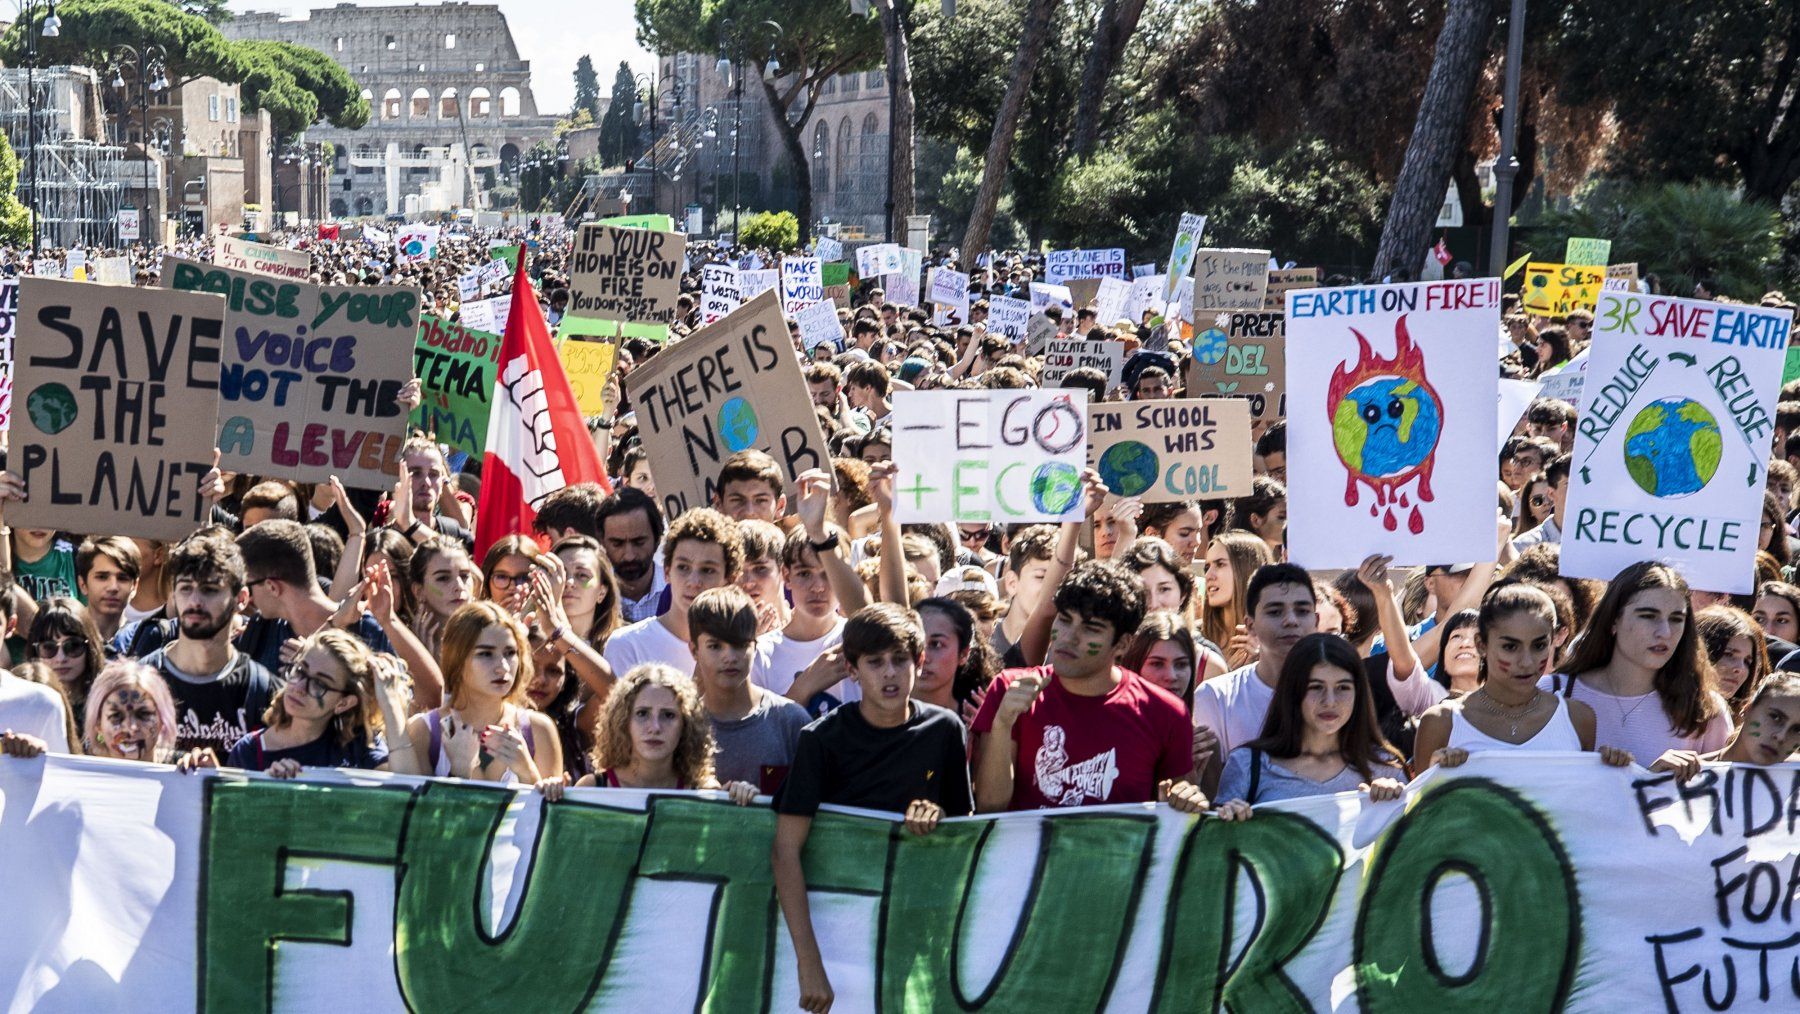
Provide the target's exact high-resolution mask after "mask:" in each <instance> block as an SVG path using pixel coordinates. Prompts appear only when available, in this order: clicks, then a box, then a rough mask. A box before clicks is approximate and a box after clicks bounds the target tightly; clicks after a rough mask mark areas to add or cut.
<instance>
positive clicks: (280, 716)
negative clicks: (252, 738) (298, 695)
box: [263, 625, 385, 746]
mask: <svg viewBox="0 0 1800 1014" xmlns="http://www.w3.org/2000/svg"><path fill="white" fill-rule="evenodd" d="M314 648H322V649H324V650H325V653H326V654H328V655H330V656H331V657H332V659H333V660H334V661H336V662H337V664H338V665H339V666H340V667H341V668H342V669H343V670H344V684H345V686H344V693H346V694H352V695H354V696H355V697H356V707H354V708H351V709H350V710H349V711H346V712H344V713H343V714H340V715H333V716H331V721H330V723H329V726H330V729H331V731H332V733H333V734H334V735H336V736H337V741H338V743H339V745H341V746H349V745H350V744H351V743H354V742H356V741H357V740H358V739H361V740H362V741H363V742H365V743H373V742H374V740H375V737H376V735H377V734H379V733H381V732H383V731H385V729H384V725H383V722H382V720H381V705H380V703H379V702H378V701H377V700H376V697H375V653H374V652H372V651H370V650H369V646H368V645H367V644H365V643H363V641H362V639H361V638H359V637H356V636H354V635H352V634H350V633H349V632H348V631H343V630H338V629H336V628H334V627H331V626H329V625H328V626H326V627H325V628H324V629H323V630H320V631H318V632H317V633H315V634H313V635H312V636H311V637H308V638H307V639H306V640H304V641H302V642H300V650H299V651H297V652H295V654H294V659H295V661H299V660H300V659H303V658H305V657H306V655H307V653H308V652H310V651H312V650H313V649H314ZM292 687H293V684H291V683H289V684H284V685H283V686H282V688H281V689H280V690H277V691H276V692H275V696H274V698H273V699H271V700H270V701H269V707H268V710H267V711H264V712H263V724H264V725H268V726H273V727H274V728H277V729H285V728H287V727H288V725H289V724H290V723H292V722H293V720H294V716H292V715H290V714H288V713H287V708H286V707H283V706H282V703H281V699H282V698H283V697H284V696H286V695H287V692H288V691H289V690H290V689H292Z"/></svg>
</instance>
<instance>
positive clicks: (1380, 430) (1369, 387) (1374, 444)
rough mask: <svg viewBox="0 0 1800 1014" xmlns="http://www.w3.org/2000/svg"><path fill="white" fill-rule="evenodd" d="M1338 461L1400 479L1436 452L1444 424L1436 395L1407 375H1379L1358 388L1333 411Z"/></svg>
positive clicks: (1376, 473)
mask: <svg viewBox="0 0 1800 1014" xmlns="http://www.w3.org/2000/svg"><path fill="white" fill-rule="evenodd" d="M1331 427H1332V439H1333V441H1334V442H1335V443H1336V445H1337V451H1338V457H1340V458H1341V459H1343V461H1344V463H1345V464H1346V465H1348V466H1349V467H1350V468H1351V469H1352V470H1353V471H1356V472H1361V473H1362V474H1364V475H1368V476H1373V477H1377V478H1379V477H1382V476H1392V475H1399V474H1401V473H1403V472H1406V471H1409V470H1411V469H1414V468H1418V467H1419V466H1420V465H1422V464H1424V462H1425V460H1426V459H1427V458H1429V457H1430V456H1431V453H1432V452H1433V451H1435V450H1437V442H1438V434H1439V432H1440V430H1441V429H1442V428H1443V420H1442V419H1441V418H1440V417H1439V415H1438V400H1437V393H1436V392H1435V391H1433V390H1431V388H1429V387H1427V386H1426V385H1424V384H1422V383H1420V382H1419V381H1417V380H1415V379H1413V378H1411V377H1394V376H1383V377H1376V378H1375V379H1373V380H1367V381H1364V382H1363V383H1361V384H1359V385H1357V386H1356V387H1355V388H1353V389H1352V390H1351V391H1350V392H1349V393H1348V394H1346V395H1345V396H1344V398H1343V400H1342V401H1340V402H1338V403H1337V405H1336V406H1335V407H1334V409H1333V412H1332V424H1331Z"/></svg>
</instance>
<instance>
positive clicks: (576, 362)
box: [556, 338, 619, 416]
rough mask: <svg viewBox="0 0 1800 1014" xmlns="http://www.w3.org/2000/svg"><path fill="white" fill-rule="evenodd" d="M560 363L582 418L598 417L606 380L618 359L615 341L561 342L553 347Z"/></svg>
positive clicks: (603, 401) (574, 339)
mask: <svg viewBox="0 0 1800 1014" xmlns="http://www.w3.org/2000/svg"><path fill="white" fill-rule="evenodd" d="M556 353H557V355H558V357H560V358H561V359H562V364H563V373H564V374H566V375H567V376H568V378H569V389H570V390H572V391H574V392H575V404H576V405H577V406H578V407H579V408H580V409H581V414H582V415H584V416H596V415H600V414H601V413H602V412H604V411H605V410H606V408H605V401H606V398H605V395H606V379H607V378H608V377H610V376H612V371H613V366H614V364H615V363H617V362H618V358H619V339H618V338H612V339H608V340H603V341H588V340H585V339H579V338H565V339H564V340H563V341H562V342H561V343H560V344H558V345H557V346H556Z"/></svg>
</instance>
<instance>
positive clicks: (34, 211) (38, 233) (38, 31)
mask: <svg viewBox="0 0 1800 1014" xmlns="http://www.w3.org/2000/svg"><path fill="white" fill-rule="evenodd" d="M23 4H24V6H23V8H22V9H21V10H20V12H19V16H20V17H21V18H23V19H24V21H25V25H26V28H25V165H26V169H27V172H26V176H27V177H28V183H27V186H28V188H29V189H30V191H31V252H32V253H34V254H35V253H37V250H38V245H39V242H40V240H41V238H42V236H43V223H42V222H40V221H39V215H38V205H40V204H42V203H43V200H42V199H41V198H40V197H39V195H38V173H37V166H38V141H37V62H38V39H40V38H44V39H54V38H56V37H57V36H59V35H61V34H62V19H61V18H59V17H57V16H56V0H49V8H48V10H47V12H46V13H45V15H44V20H43V21H37V20H36V18H37V4H36V3H35V2H34V0H23Z"/></svg>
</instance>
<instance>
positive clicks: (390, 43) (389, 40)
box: [387, 35, 399, 51]
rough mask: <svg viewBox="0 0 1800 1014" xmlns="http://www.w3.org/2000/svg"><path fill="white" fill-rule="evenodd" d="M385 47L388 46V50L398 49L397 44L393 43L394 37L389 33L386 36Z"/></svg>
mask: <svg viewBox="0 0 1800 1014" xmlns="http://www.w3.org/2000/svg"><path fill="white" fill-rule="evenodd" d="M387 48H388V49H389V50H390V51H392V50H395V49H398V48H399V47H398V46H397V45H395V44H394V37H393V36H392V35H390V36H388V37H387Z"/></svg>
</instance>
